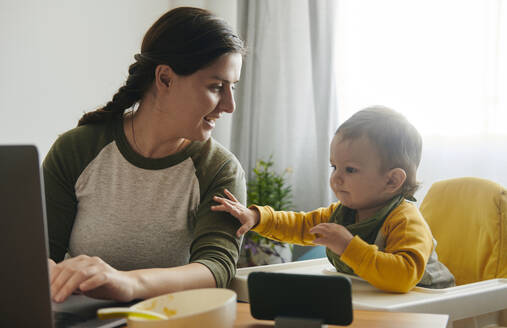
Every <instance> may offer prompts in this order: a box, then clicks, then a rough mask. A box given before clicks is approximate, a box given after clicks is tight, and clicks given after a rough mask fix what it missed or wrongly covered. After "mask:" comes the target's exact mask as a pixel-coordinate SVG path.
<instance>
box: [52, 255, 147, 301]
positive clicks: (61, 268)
mask: <svg viewBox="0 0 507 328" xmlns="http://www.w3.org/2000/svg"><path fill="white" fill-rule="evenodd" d="M48 264H49V270H50V282H51V295H52V299H53V300H54V301H55V302H63V301H64V300H65V299H67V297H69V295H71V294H72V293H76V292H81V293H83V294H85V295H87V296H90V297H93V298H101V299H113V300H117V301H120V302H128V301H131V300H132V299H133V298H134V297H133V295H134V287H135V286H136V284H137V282H136V280H135V279H134V278H132V277H130V276H129V274H128V272H124V271H118V270H116V269H114V268H113V267H111V266H110V265H109V264H107V263H106V262H104V261H102V260H101V259H100V258H98V257H90V256H86V255H80V256H77V257H73V258H70V259H67V260H64V261H62V262H60V263H58V264H56V263H55V262H54V261H53V260H48Z"/></svg>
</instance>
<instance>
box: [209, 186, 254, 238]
mask: <svg viewBox="0 0 507 328" xmlns="http://www.w3.org/2000/svg"><path fill="white" fill-rule="evenodd" d="M224 193H225V195H226V196H227V198H229V199H226V198H222V197H219V196H214V197H213V200H214V201H216V202H217V203H220V205H212V206H211V210H212V211H223V212H227V213H229V214H231V215H232V216H234V217H235V218H236V219H238V220H239V222H241V224H242V226H241V227H240V228H239V229H238V231H236V235H238V237H240V236H241V235H243V234H244V233H246V232H247V231H248V230H250V229H252V227H254V226H255V225H256V224H257V223H258V222H259V219H260V214H259V212H258V211H257V210H251V209H249V208H247V207H245V206H243V204H241V203H240V202H239V201H238V200H237V199H236V197H234V195H233V194H231V192H230V191H229V190H227V189H224Z"/></svg>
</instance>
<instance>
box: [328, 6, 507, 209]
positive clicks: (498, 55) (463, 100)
mask: <svg viewBox="0 0 507 328" xmlns="http://www.w3.org/2000/svg"><path fill="white" fill-rule="evenodd" d="M506 7H507V2H506V1H505V0H467V1H462V0H445V1H441V0H410V1H400V0H383V1H378V0H354V1H341V2H340V8H339V9H340V10H339V11H338V12H337V16H336V19H337V22H338V29H337V32H338V33H337V37H336V40H335V45H336V60H337V63H338V67H337V81H338V83H337V87H338V88H337V90H338V99H339V102H338V104H339V108H340V111H339V113H340V117H339V121H340V122H343V121H344V120H345V119H347V118H348V117H349V116H350V115H352V114H353V113H354V112H355V111H357V110H359V109H362V108H364V107H366V106H370V105H374V104H380V105H386V106H389V107H392V108H393V109H395V110H398V111H400V112H402V113H403V114H405V115H406V116H407V117H408V119H409V120H410V121H412V122H413V123H414V125H415V126H416V127H417V128H418V129H419V131H420V132H421V134H422V136H423V156H422V161H421V166H420V168H419V172H418V178H419V180H421V182H422V188H421V190H420V191H419V192H418V193H417V194H416V198H417V199H418V200H419V201H421V200H422V198H423V197H424V195H425V193H426V191H427V190H428V188H429V187H430V186H431V184H432V183H433V182H435V181H437V180H441V179H448V178H454V177H460V176H475V177H482V178H486V179H490V180H493V181H496V182H497V183H500V184H502V185H504V186H507V8H506Z"/></svg>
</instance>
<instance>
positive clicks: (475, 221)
mask: <svg viewBox="0 0 507 328" xmlns="http://www.w3.org/2000/svg"><path fill="white" fill-rule="evenodd" d="M420 211H421V213H422V214H423V216H424V218H425V219H426V221H427V222H428V224H429V226H430V228H431V231H432V233H433V236H434V238H435V239H436V240H437V247H436V252H437V254H438V258H439V260H440V261H441V262H442V263H444V264H445V265H446V266H447V267H448V268H449V270H450V271H451V272H452V273H453V274H454V277H455V278H456V285H457V286H460V285H466V284H471V283H475V282H479V281H484V280H490V279H494V278H507V190H506V189H505V188H504V187H502V186H500V185H499V184H497V183H495V182H492V181H489V180H486V179H480V178H473V177H464V178H455V179H449V180H443V181H439V182H436V183H434V184H433V185H432V186H431V187H430V189H429V190H428V192H427V194H426V196H425V197H424V200H423V202H422V203H421V206H420ZM497 302H500V303H503V304H504V308H507V297H505V296H501V297H500V299H499V300H497ZM487 316H488V315H484V316H483V318H482V319H483V321H484V322H485V323H486V322H487V321H488V320H489V321H493V322H499V321H500V322H501V323H500V324H501V325H502V326H507V310H503V311H501V312H498V313H491V314H489V316H500V318H493V319H494V320H492V319H491V318H489V319H488V318H487ZM478 320H480V318H479V317H476V318H474V319H473V321H474V322H465V321H463V322H461V323H460V322H455V323H454V327H459V326H463V327H465V326H466V327H483V326H484V327H485V326H488V327H498V326H490V325H482V324H481V323H480V322H477V321H478ZM469 321H470V320H469Z"/></svg>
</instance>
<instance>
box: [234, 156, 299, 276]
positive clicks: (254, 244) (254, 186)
mask: <svg viewBox="0 0 507 328" xmlns="http://www.w3.org/2000/svg"><path fill="white" fill-rule="evenodd" d="M272 158H273V156H270V157H269V159H268V160H266V161H264V160H259V161H257V165H256V167H255V168H254V169H253V173H254V177H253V178H252V179H251V180H250V181H249V182H248V184H247V204H248V206H250V205H252V204H255V205H261V206H265V205H268V206H271V207H272V208H273V209H275V210H277V211H289V210H292V207H293V206H292V188H291V186H290V185H288V183H287V181H286V175H287V174H289V173H291V171H292V170H291V169H290V168H287V169H285V171H283V172H282V173H281V174H278V173H276V172H274V171H273V165H274V163H273V159H272ZM290 261H292V245H289V244H285V243H281V242H279V241H275V240H271V239H268V238H265V237H262V236H261V235H259V234H258V233H256V232H254V231H249V232H247V233H246V234H245V238H244V240H243V247H242V248H241V253H240V259H239V263H238V266H239V267H248V266H256V265H265V264H274V263H285V262H290Z"/></svg>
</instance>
